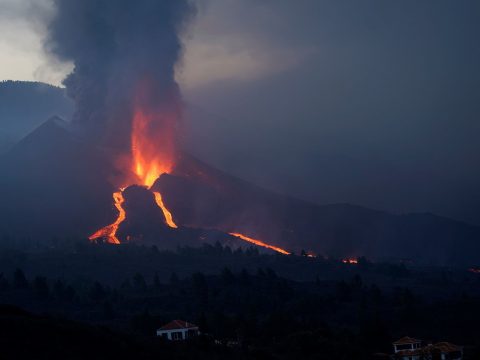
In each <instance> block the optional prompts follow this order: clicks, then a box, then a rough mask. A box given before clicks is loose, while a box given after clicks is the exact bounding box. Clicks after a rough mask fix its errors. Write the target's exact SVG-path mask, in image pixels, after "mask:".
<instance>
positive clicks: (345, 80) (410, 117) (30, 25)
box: [0, 0, 480, 224]
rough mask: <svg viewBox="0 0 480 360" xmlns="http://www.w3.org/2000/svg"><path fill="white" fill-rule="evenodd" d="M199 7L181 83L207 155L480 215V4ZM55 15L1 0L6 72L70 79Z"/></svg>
mask: <svg viewBox="0 0 480 360" xmlns="http://www.w3.org/2000/svg"><path fill="white" fill-rule="evenodd" d="M197 11H198V14H197V18H196V20H195V21H194V22H193V24H192V25H191V26H190V28H189V29H188V30H187V32H186V33H185V34H184V39H183V41H184V43H185V59H184V60H183V63H182V64H181V65H179V66H177V78H178V79H179V81H180V85H181V88H182V90H183V94H184V100H185V101H186V102H187V103H188V104H189V109H196V111H194V112H192V111H189V115H190V117H189V124H191V125H190V126H189V130H190V132H191V138H192V141H189V146H190V147H192V148H193V149H194V152H195V153H196V154H198V155H199V156H200V157H201V158H203V159H205V160H207V161H210V162H212V163H214V164H215V165H217V166H219V167H220V168H222V169H224V170H227V171H229V172H231V173H233V174H235V175H238V176H240V177H242V178H245V179H248V180H252V181H254V182H256V183H258V184H260V185H262V186H265V187H267V188H271V189H274V190H277V191H280V192H282V193H287V194H291V195H295V196H299V197H301V198H303V199H307V200H310V201H314V202H317V203H344V202H346V203H355V204H359V205H364V206H368V207H373V208H377V209H384V210H389V211H394V212H433V213H436V214H439V215H444V216H449V217H453V218H456V219H459V220H464V221H467V222H471V223H475V224H480V215H479V214H480V188H479V187H478V185H477V184H478V183H479V181H480V170H479V167H478V166H477V165H478V162H479V160H480V159H479V157H480V145H479V144H480V143H479V142H478V136H479V132H480V123H479V121H478V113H479V110H480V109H479V108H480V91H479V89H478V86H477V84H478V81H479V79H480V68H479V67H478V63H479V61H480V47H479V46H478V44H477V43H476V42H473V41H472V39H473V38H474V37H472V36H473V34H478V33H480V22H479V21H478V17H479V15H480V4H479V3H478V2H477V1H473V0H472V1H469V0H465V1H459V2H457V1H449V0H441V1H435V2H434V4H432V2H428V1H422V2H417V1H389V2H386V1H381V0H377V1H372V0H366V1H362V2H359V1H354V0H343V1H333V0H332V1H315V0H303V1H295V2H292V1H284V0H280V1H272V0H262V1H250V0H247V1H239V0H227V1H213V0H211V1H200V2H199V6H198V9H197ZM52 12H53V10H52V8H51V4H50V3H49V2H48V1H46V0H42V1H32V0H30V1H29V0H15V1H14V0H0V17H2V22H1V25H0V26H1V31H2V33H3V34H5V35H4V36H2V37H1V39H0V50H1V51H0V54H1V55H0V78H2V79H22V80H38V81H45V82H48V83H53V84H57V85H59V84H60V83H61V79H62V77H63V76H64V75H65V73H66V72H67V71H69V70H70V69H71V65H69V64H68V63H67V64H62V63H59V62H58V60H55V61H54V60H53V59H52V57H51V56H48V55H47V54H46V53H45V52H44V51H43V45H42V38H43V37H44V30H45V24H44V21H45V19H48V18H49V17H50V16H52V15H51V14H52ZM7 16H8V21H3V20H4V19H5V18H6V17H7ZM13 65H15V66H13ZM220 149H221V151H220Z"/></svg>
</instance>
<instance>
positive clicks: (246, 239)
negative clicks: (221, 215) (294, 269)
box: [229, 233, 290, 255]
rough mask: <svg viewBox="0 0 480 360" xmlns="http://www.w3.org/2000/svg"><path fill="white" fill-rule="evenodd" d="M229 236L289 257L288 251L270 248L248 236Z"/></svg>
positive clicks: (236, 234)
mask: <svg viewBox="0 0 480 360" xmlns="http://www.w3.org/2000/svg"><path fill="white" fill-rule="evenodd" d="M229 234H230V235H232V236H235V237H237V238H239V239H242V240H245V241H248V242H249V243H252V244H255V245H258V246H262V247H264V248H267V249H270V250H274V251H276V252H279V253H281V254H284V255H290V253H289V252H288V251H286V250H283V249H282V248H279V247H277V246H272V245H268V244H265V243H264V242H263V241H260V240H256V239H252V238H251V237H248V236H245V235H242V234H239V233H229Z"/></svg>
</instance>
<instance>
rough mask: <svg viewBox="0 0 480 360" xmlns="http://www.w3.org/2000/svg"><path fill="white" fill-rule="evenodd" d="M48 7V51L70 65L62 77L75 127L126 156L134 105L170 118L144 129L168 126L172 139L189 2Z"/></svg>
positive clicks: (65, 2) (60, 0)
mask: <svg viewBox="0 0 480 360" xmlns="http://www.w3.org/2000/svg"><path fill="white" fill-rule="evenodd" d="M54 4H55V6H56V13H55V16H54V17H53V19H52V20H51V22H50V24H49V27H48V30H49V33H48V39H47V42H46V48H47V50H48V51H49V52H50V53H51V54H53V55H54V56H56V57H58V58H59V59H61V60H66V61H73V63H74V66H75V67H74V70H73V72H72V73H71V74H70V75H69V76H68V77H67V78H66V79H65V80H64V84H65V86H66V88H67V93H68V95H69V96H70V97H71V98H72V99H73V100H74V101H75V104H76V111H75V114H74V117H73V119H72V125H73V127H74V128H75V129H77V130H78V131H81V132H82V133H83V135H85V137H86V138H88V139H90V140H91V141H93V142H95V143H98V144H102V145H104V146H107V147H110V148H116V149H119V151H122V150H124V151H128V149H129V147H130V146H131V137H130V133H131V129H132V119H133V118H134V116H135V115H134V112H135V108H136V107H137V108H138V107H140V108H142V109H150V110H151V109H154V111H155V112H156V113H160V114H161V113H168V114H169V115H168V117H165V116H163V117H162V116H159V117H158V119H155V121H151V122H150V123H149V127H153V129H148V131H150V130H152V132H156V133H159V132H162V131H163V130H164V128H167V127H168V129H169V131H171V132H173V134H174V138H176V135H177V134H176V131H177V130H178V126H179V124H178V121H179V119H180V118H181V114H180V108H181V99H180V93H179V89H178V85H177V84H176V82H175V79H174V68H175V65H176V63H177V62H178V61H179V59H180V57H181V53H182V45H181V41H180V38H179V35H180V33H181V31H182V30H183V29H184V27H185V25H186V24H187V23H188V21H189V20H190V19H191V18H192V17H193V15H194V13H195V9H194V7H193V5H192V4H191V3H190V2H189V1H188V0H135V1H132V0H115V1H113V0H54ZM167 118H168V119H167ZM166 121H168V122H170V123H169V124H165V122H166ZM170 141H172V140H171V139H170Z"/></svg>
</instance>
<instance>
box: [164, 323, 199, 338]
mask: <svg viewBox="0 0 480 360" xmlns="http://www.w3.org/2000/svg"><path fill="white" fill-rule="evenodd" d="M198 334H199V331H198V326H197V325H195V324H192V323H189V322H186V321H183V320H173V321H171V322H169V323H168V324H166V325H164V326H162V327H161V328H160V329H158V330H157V336H162V337H163V338H164V339H167V340H186V339H190V338H192V337H195V336H197V335H198Z"/></svg>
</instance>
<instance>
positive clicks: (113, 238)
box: [89, 106, 178, 244]
mask: <svg viewBox="0 0 480 360" xmlns="http://www.w3.org/2000/svg"><path fill="white" fill-rule="evenodd" d="M177 117H178V115H177V113H176V112H169V111H154V112H150V111H147V110H145V109H144V107H141V106H138V107H137V108H136V109H135V111H134V115H133V119H132V127H131V129H132V131H131V138H130V142H131V149H130V154H129V158H130V165H129V168H130V169H127V172H131V173H133V174H135V176H136V179H137V180H136V182H135V183H130V184H125V185H127V186H129V185H134V184H137V185H142V186H145V187H146V188H147V189H150V188H151V186H152V185H153V183H154V182H155V180H157V179H158V178H159V177H160V176H161V175H162V174H168V173H170V172H171V171H172V169H173V166H174V162H175V134H174V131H175V122H176V121H178V120H177ZM128 170H129V171H128ZM125 187H126V186H125ZM125 187H123V188H121V189H120V190H119V191H117V192H115V193H114V194H113V199H114V205H115V207H116V208H117V210H118V216H117V218H116V220H115V221H114V222H113V223H112V224H110V225H107V226H105V227H103V228H101V229H100V230H98V231H96V232H95V233H94V234H92V235H91V236H90V237H89V239H90V240H92V241H93V240H97V239H106V241H107V242H108V243H111V244H120V243H121V241H120V239H119V238H118V237H117V235H116V234H117V231H118V228H119V226H120V224H121V223H122V222H123V221H124V220H125V219H126V211H125V209H124V208H123V204H124V202H125V199H124V197H123V190H124V189H125ZM152 193H153V195H154V198H155V203H156V204H157V206H158V207H159V208H160V209H161V210H162V213H163V216H164V218H165V224H166V225H167V226H169V227H170V228H174V229H176V228H177V227H178V226H177V224H176V223H175V221H174V220H173V216H172V213H171V212H170V211H169V210H168V208H167V206H166V205H165V202H164V201H163V198H162V195H161V194H160V193H159V192H158V191H155V192H152Z"/></svg>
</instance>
